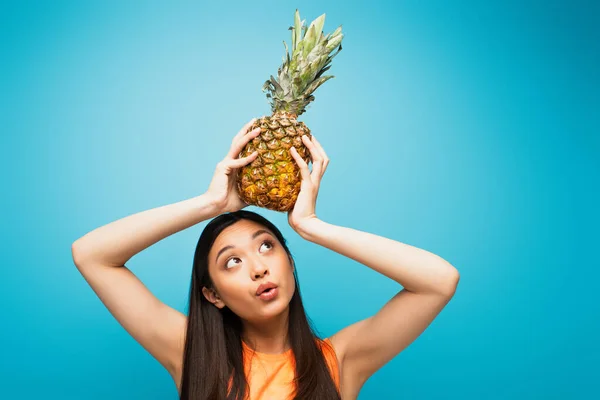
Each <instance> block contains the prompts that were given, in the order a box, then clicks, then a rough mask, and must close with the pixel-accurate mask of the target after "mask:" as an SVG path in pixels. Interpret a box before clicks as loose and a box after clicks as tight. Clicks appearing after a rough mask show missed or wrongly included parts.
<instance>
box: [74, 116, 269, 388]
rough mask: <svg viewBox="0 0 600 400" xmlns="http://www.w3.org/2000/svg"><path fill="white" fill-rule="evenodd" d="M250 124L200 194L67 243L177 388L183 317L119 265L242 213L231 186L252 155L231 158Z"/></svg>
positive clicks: (80, 266)
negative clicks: (171, 238) (183, 233)
mask: <svg viewBox="0 0 600 400" xmlns="http://www.w3.org/2000/svg"><path fill="white" fill-rule="evenodd" d="M251 123H252V121H250V122H249V123H248V124H246V125H245V126H244V127H243V128H242V129H241V130H240V131H239V133H238V134H237V135H236V136H235V137H234V138H233V141H232V145H231V148H230V150H229V153H228V154H227V155H226V156H225V158H224V159H223V160H222V161H220V162H219V163H218V164H217V166H216V169H215V174H214V176H213V179H212V181H211V183H210V185H209V188H208V190H207V191H206V193H204V194H202V195H200V196H197V197H194V198H190V199H187V200H183V201H180V202H177V203H174V204H169V205H165V206H162V207H158V208H153V209H150V210H147V211H143V212H139V213H137V214H133V215H130V216H127V217H125V218H122V219H119V220H117V221H114V222H111V223H109V224H107V225H105V226H102V227H99V228H97V229H95V230H93V231H91V232H89V233H87V234H86V235H84V236H83V237H81V238H79V239H77V240H76V241H75V242H74V243H73V244H72V249H71V250H72V253H73V260H74V262H75V265H76V266H77V268H78V269H79V271H80V272H81V274H82V275H83V277H84V278H85V280H86V281H87V282H88V284H89V285H90V286H91V288H92V289H93V290H94V292H95V293H96V294H97V295H98V297H99V298H100V300H101V301H102V303H103V304H104V305H105V306H106V308H107V309H108V310H109V311H110V313H111V314H112V315H113V316H114V317H115V318H116V319H117V321H118V322H119V323H120V324H121V325H122V326H123V327H124V328H125V330H127V332H128V333H129V334H130V335H131V336H132V337H133V338H134V339H135V340H136V341H138V342H139V343H140V344H141V345H142V346H143V347H144V348H145V349H146V350H147V351H148V352H149V353H150V354H152V356H154V358H156V359H157V360H158V361H159V362H160V363H161V364H162V365H163V366H164V367H165V368H166V369H167V370H168V371H169V372H170V373H171V375H172V376H173V378H174V379H175V380H176V383H177V384H179V379H177V378H179V372H180V370H181V367H182V361H183V350H184V342H185V332H186V324H187V318H186V316H185V315H183V314H182V313H180V312H179V311H177V310H175V309H173V308H171V307H169V306H167V305H165V304H164V303H162V302H161V301H160V300H158V299H157V298H156V297H155V296H154V295H153V294H152V293H151V292H150V291H149V290H148V289H147V288H146V286H145V285H144V284H143V283H142V282H141V281H140V280H139V279H138V278H137V277H136V276H135V275H134V274H133V273H132V272H131V271H130V270H129V269H128V268H127V267H126V266H125V263H126V262H127V261H128V260H129V259H130V258H131V257H133V256H134V255H135V254H137V253H139V252H141V251H142V250H144V249H146V248H147V247H149V246H151V245H153V244H154V243H156V242H158V241H160V240H162V239H164V238H166V237H168V236H170V235H172V234H174V233H176V232H179V231H181V230H183V229H186V228H188V227H190V226H192V225H195V224H197V223H199V222H201V221H204V220H207V219H211V218H213V217H215V216H217V215H218V214H220V213H223V212H230V211H236V210H239V209H241V208H244V207H245V206H246V204H244V203H243V202H242V201H241V200H240V198H239V196H238V194H237V191H236V189H235V185H233V180H234V179H235V170H236V169H237V168H240V167H242V166H244V165H246V164H248V163H250V162H252V160H253V159H254V158H255V156H249V157H244V158H240V159H238V158H237V155H238V154H239V152H240V150H241V148H243V146H245V144H246V143H247V142H248V141H249V140H251V139H252V138H254V137H255V136H256V134H257V133H258V131H256V132H255V131H253V132H247V130H248V128H249V127H250V126H251Z"/></svg>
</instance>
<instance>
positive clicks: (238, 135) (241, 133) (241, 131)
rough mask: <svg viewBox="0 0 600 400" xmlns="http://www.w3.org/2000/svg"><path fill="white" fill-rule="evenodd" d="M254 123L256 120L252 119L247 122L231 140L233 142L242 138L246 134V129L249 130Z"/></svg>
mask: <svg viewBox="0 0 600 400" xmlns="http://www.w3.org/2000/svg"><path fill="white" fill-rule="evenodd" d="M255 122H256V118H252V119H251V120H250V121H248V122H247V123H246V125H244V126H243V127H242V129H240V131H239V132H238V133H237V135H235V137H234V138H233V140H234V141H235V140H236V139H239V138H241V137H242V136H244V135H245V134H246V133H247V132H248V129H250V127H251V126H252V124H254V123H255Z"/></svg>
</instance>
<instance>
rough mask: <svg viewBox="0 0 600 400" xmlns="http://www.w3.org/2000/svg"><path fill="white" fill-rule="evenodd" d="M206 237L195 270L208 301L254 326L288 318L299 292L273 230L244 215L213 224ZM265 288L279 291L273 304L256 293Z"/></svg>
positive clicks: (226, 216)
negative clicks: (280, 318) (275, 318)
mask: <svg viewBox="0 0 600 400" xmlns="http://www.w3.org/2000/svg"><path fill="white" fill-rule="evenodd" d="M203 236H205V237H204V238H202V237H201V239H200V242H202V243H199V248H201V249H200V253H199V259H198V260H197V263H195V265H194V268H196V269H197V271H196V273H197V277H198V279H199V282H198V284H199V286H201V287H202V294H203V296H204V300H206V301H208V302H210V303H211V304H213V305H214V306H215V307H217V308H218V309H223V308H225V307H227V308H229V309H230V310H231V311H232V312H233V313H234V314H235V315H237V316H238V317H240V318H241V319H242V320H243V321H248V322H250V323H255V322H256V323H261V322H264V321H265V320H268V319H271V318H274V317H278V316H282V315H286V314H287V311H288V306H289V303H290V301H291V299H292V296H293V295H294V293H295V289H296V279H295V275H294V262H293V258H292V256H291V253H290V251H289V249H288V248H287V245H286V243H285V239H284V238H283V236H282V235H281V232H279V230H278V229H277V228H276V227H275V226H273V225H272V224H271V223H270V222H269V221H267V220H266V219H264V218H263V217H261V216H260V215H258V214H255V213H249V212H244V211H241V212H238V213H235V214H223V215H222V216H221V217H219V218H218V219H215V220H213V221H212V222H211V225H209V226H207V227H206V230H205V235H203ZM203 240H205V241H206V242H205V243H204V242H203ZM207 250H208V251H207ZM266 283H272V284H274V285H276V286H277V294H276V296H275V297H274V298H273V299H268V300H265V299H262V298H261V297H259V296H257V294H256V293H257V289H258V287H259V286H260V285H262V284H266Z"/></svg>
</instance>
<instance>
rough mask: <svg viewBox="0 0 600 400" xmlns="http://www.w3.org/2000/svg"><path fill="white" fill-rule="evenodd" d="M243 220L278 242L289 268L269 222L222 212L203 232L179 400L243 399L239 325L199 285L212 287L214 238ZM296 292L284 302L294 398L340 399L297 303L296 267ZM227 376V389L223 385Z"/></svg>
mask: <svg viewBox="0 0 600 400" xmlns="http://www.w3.org/2000/svg"><path fill="white" fill-rule="evenodd" d="M241 219H247V220H251V221H254V222H257V223H259V224H261V225H262V226H264V227H266V228H268V229H269V230H270V231H271V232H273V234H275V236H276V237H277V239H278V240H279V242H280V243H281V245H282V246H283V248H284V249H285V251H286V252H287V254H288V257H289V259H290V262H291V263H292V264H293V257H292V254H291V252H290V250H289V248H288V247H287V244H286V240H285V238H284V237H283V235H282V234H281V232H280V231H279V229H277V227H275V225H273V224H272V223H271V222H269V221H268V220H267V219H266V218H264V217H263V216H261V215H259V214H256V213H254V212H251V211H245V210H239V211H236V212H233V213H226V214H221V215H219V216H218V217H216V218H214V219H213V220H212V221H210V222H209V223H208V225H207V226H206V227H205V228H204V230H203V231H202V234H201V235H200V239H199V240H198V244H197V246H196V251H195V253H194V262H193V269H192V279H191V285H190V297H189V302H188V325H187V332H186V341H185V351H184V358H183V371H182V381H181V396H180V399H182V400H244V399H245V398H246V395H247V393H248V382H247V381H246V376H245V374H244V365H243V348H242V339H241V331H242V321H241V319H240V317H238V316H237V315H236V314H234V313H233V312H232V311H231V310H230V309H229V308H228V307H223V308H222V309H219V308H217V307H215V306H214V305H213V304H212V303H210V302H209V301H208V300H206V298H205V297H204V295H203V294H202V287H204V286H206V287H207V288H212V287H213V283H212V281H211V278H210V276H209V274H208V253H209V250H210V248H211V247H212V245H213V243H214V242H215V240H216V238H217V236H218V235H219V234H220V233H221V232H222V231H223V230H224V229H225V228H227V227H228V226H230V225H233V224H234V223H236V222H237V221H239V220H241ZM294 278H295V292H294V295H293V296H292V299H291V301H290V304H289V307H290V309H289V324H288V335H289V339H290V343H291V348H292V351H293V354H294V357H295V368H296V376H295V387H296V392H295V397H294V399H295V400H340V399H341V397H340V394H339V393H338V391H337V389H336V387H335V383H334V381H333V379H332V377H331V374H330V372H329V369H328V367H327V363H326V360H325V358H324V355H323V353H322V351H321V350H320V347H319V345H318V343H317V341H318V340H319V338H318V336H317V335H316V334H315V330H314V329H313V327H312V324H311V322H309V318H308V317H307V315H306V312H305V310H304V305H303V304H302V297H301V295H300V287H299V285H298V275H297V268H294ZM230 378H231V380H232V381H231V384H232V386H231V390H230V391H229V392H228V382H229V380H230Z"/></svg>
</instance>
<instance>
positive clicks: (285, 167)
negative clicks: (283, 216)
mask: <svg viewBox="0 0 600 400" xmlns="http://www.w3.org/2000/svg"><path fill="white" fill-rule="evenodd" d="M304 22H305V21H300V14H299V12H298V10H296V13H295V16H294V26H292V27H290V30H291V31H292V54H291V56H290V53H289V49H288V46H287V44H286V43H285V41H284V42H283V44H284V46H285V53H286V55H285V56H284V58H283V64H282V65H281V66H280V67H279V69H278V78H277V79H276V78H274V77H273V76H272V75H271V77H270V79H268V80H267V81H266V82H265V84H264V85H263V88H262V90H263V92H268V93H267V99H268V100H269V102H270V104H271V111H272V115H271V116H264V117H261V118H259V119H257V120H256V122H255V123H254V124H253V125H252V126H251V127H250V128H249V131H251V130H253V129H255V128H258V127H260V129H261V133H260V134H259V135H258V136H257V137H256V138H254V139H253V140H251V141H250V142H249V143H248V144H247V145H246V146H245V147H244V149H243V150H242V151H241V152H240V154H239V157H245V156H247V155H249V154H251V153H253V152H254V151H258V156H257V157H256V159H255V160H254V161H253V162H252V163H250V164H249V165H246V166H244V167H242V168H240V169H239V170H238V173H237V176H236V179H237V188H238V193H239V196H240V198H241V199H242V200H243V201H244V202H245V203H246V204H248V205H255V206H258V207H263V208H267V209H270V210H274V211H281V212H285V211H289V210H291V209H292V208H293V207H294V204H295V203H296V199H297V198H298V194H299V193H300V183H301V175H300V169H299V168H298V165H297V164H296V162H295V161H294V159H293V157H292V155H291V153H290V148H291V147H292V146H294V147H295V148H296V150H298V154H299V155H300V156H301V157H302V159H303V160H304V161H305V162H306V163H309V162H310V161H311V157H310V151H309V150H308V148H306V147H305V146H304V144H303V143H302V139H301V138H302V135H305V134H306V135H307V136H308V137H309V138H310V137H311V135H310V129H308V127H307V126H306V125H305V124H304V123H303V122H300V121H298V119H297V118H298V116H300V115H301V114H302V113H304V111H306V110H305V108H306V106H307V105H308V104H309V103H310V102H311V101H313V100H314V96H313V95H312V94H313V92H314V91H315V90H316V89H317V88H318V87H319V86H321V85H322V84H323V83H324V82H325V81H327V80H329V79H331V78H333V76H331V75H329V76H322V75H323V73H324V72H325V71H327V70H328V69H329V68H330V67H331V65H330V63H331V60H332V59H333V57H335V56H336V55H337V54H338V53H339V52H340V51H341V50H342V45H341V42H342V38H343V35H342V27H341V26H340V27H338V28H337V29H336V30H335V31H334V32H333V33H330V34H328V35H327V36H325V35H324V34H323V25H324V23H325V14H323V15H321V16H320V17H318V18H317V19H315V20H314V21H313V22H312V23H311V24H310V26H309V27H308V28H306V26H305V25H304ZM336 48H337V51H336V52H334V50H335V49H336Z"/></svg>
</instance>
